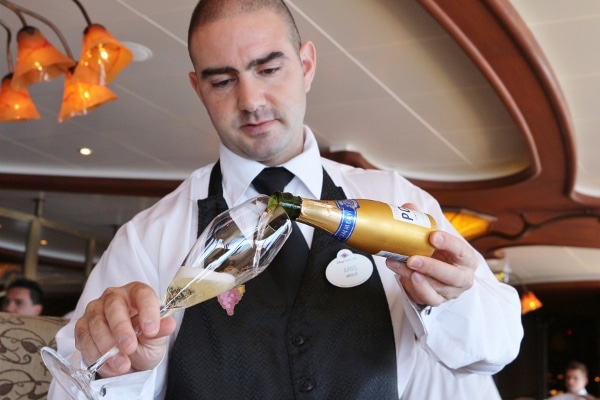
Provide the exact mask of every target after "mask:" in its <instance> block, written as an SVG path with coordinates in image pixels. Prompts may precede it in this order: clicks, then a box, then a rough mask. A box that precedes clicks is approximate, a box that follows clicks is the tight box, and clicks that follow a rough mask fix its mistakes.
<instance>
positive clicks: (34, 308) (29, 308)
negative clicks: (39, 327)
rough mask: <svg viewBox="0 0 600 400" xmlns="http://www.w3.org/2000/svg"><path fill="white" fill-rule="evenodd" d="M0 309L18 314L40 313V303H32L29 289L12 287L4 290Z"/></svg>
mask: <svg viewBox="0 0 600 400" xmlns="http://www.w3.org/2000/svg"><path fill="white" fill-rule="evenodd" d="M2 311H5V312H8V313H11V314H18V315H40V314H41V313H42V305H41V304H33V302H32V301H31V296H30V295H29V289H27V288H21V287H14V288H11V289H9V290H8V291H7V292H6V296H5V297H4V299H3V301H2Z"/></svg>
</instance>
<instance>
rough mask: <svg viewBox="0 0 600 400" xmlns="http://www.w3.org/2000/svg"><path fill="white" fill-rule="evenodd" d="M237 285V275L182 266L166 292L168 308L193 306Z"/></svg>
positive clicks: (165, 302)
mask: <svg viewBox="0 0 600 400" xmlns="http://www.w3.org/2000/svg"><path fill="white" fill-rule="evenodd" d="M234 286H235V277H234V276H232V275H230V274H228V273H224V272H215V271H209V270H201V271H199V270H198V268H191V267H181V268H180V270H179V272H178V273H177V275H176V276H175V278H174V279H173V281H172V282H171V284H170V285H169V287H168V288H167V293H166V294H165V300H164V302H163V304H164V308H165V309H167V310H176V309H180V308H186V307H191V306H193V305H194V304H198V303H201V302H203V301H206V300H208V299H211V298H213V297H215V296H217V295H219V294H221V293H223V292H226V291H228V290H229V289H231V288H233V287H234Z"/></svg>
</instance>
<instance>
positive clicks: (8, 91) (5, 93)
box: [0, 74, 40, 122]
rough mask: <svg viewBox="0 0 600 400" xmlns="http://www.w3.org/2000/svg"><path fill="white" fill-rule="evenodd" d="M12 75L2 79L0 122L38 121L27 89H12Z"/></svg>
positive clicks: (38, 115)
mask: <svg viewBox="0 0 600 400" xmlns="http://www.w3.org/2000/svg"><path fill="white" fill-rule="evenodd" d="M11 81H12V75H11V74H8V75H6V76H5V77H4V78H2V85H1V86H0V122H17V121H28V120H32V119H40V114H39V113H38V110H37V109H36V108H35V104H33V100H31V97H30V96H29V93H28V92H27V89H19V90H15V89H13V88H12V82H11Z"/></svg>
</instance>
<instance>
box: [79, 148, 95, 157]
mask: <svg viewBox="0 0 600 400" xmlns="http://www.w3.org/2000/svg"><path fill="white" fill-rule="evenodd" d="M79 154H81V155H82V156H89V155H90V154H92V149H90V148H89V147H82V148H80V149H79Z"/></svg>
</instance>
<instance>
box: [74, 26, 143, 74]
mask: <svg viewBox="0 0 600 400" xmlns="http://www.w3.org/2000/svg"><path fill="white" fill-rule="evenodd" d="M132 60H133V53H132V52H131V50H129V49H128V48H127V47H125V46H123V45H122V44H121V43H120V42H119V41H118V40H117V39H115V38H114V37H113V36H112V35H111V34H110V33H108V31H107V30H106V29H104V27H103V26H102V25H99V24H91V25H89V26H88V27H87V28H86V29H85V32H84V36H83V46H82V49H81V57H80V58H79V65H81V66H83V67H86V68H91V69H92V70H94V71H95V72H96V76H97V77H98V82H96V83H98V84H100V85H106V84H108V83H110V82H112V80H113V79H115V77H116V76H117V75H118V74H119V73H120V72H121V70H122V69H123V68H125V67H126V66H127V65H128V64H129V63H130V62H131V61H132Z"/></svg>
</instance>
